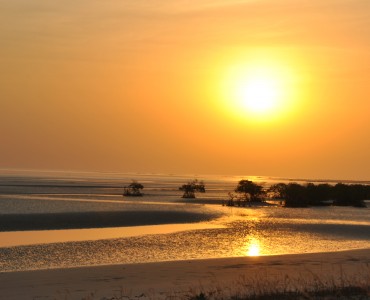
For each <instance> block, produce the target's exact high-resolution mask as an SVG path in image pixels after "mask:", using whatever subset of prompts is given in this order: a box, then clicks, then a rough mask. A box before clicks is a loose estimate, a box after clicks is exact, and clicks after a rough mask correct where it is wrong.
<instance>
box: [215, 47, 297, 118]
mask: <svg viewBox="0 0 370 300" xmlns="http://www.w3.org/2000/svg"><path fill="white" fill-rule="evenodd" d="M284 59H285V60H284ZM284 59H279V57H277V56H276V57H274V56H273V55H272V54H271V55H270V56H268V55H266V56H264V57H261V56H256V57H249V58H248V59H246V60H245V59H244V60H243V59H240V61H238V59H235V60H233V62H230V64H229V65H228V66H225V69H224V70H223V71H222V72H223V75H222V78H221V82H220V87H221V90H220V98H221V106H222V107H223V109H224V110H225V111H227V112H229V115H230V116H234V117H236V118H238V119H240V120H247V121H248V122H251V121H252V122H271V121H276V120H280V119H284V118H286V117H287V116H288V114H289V113H290V112H292V111H293V110H294V106H295V98H296V89H297V88H296V87H297V81H298V77H297V75H296V74H294V72H293V70H292V68H291V66H292V63H290V64H288V63H287V62H286V60H287V59H288V58H284Z"/></svg>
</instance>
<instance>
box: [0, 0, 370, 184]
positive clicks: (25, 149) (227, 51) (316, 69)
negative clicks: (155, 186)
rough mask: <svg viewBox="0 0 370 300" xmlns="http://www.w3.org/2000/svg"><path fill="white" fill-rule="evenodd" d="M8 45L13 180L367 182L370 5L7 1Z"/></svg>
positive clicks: (1, 109)
mask: <svg viewBox="0 0 370 300" xmlns="http://www.w3.org/2000/svg"><path fill="white" fill-rule="evenodd" d="M0 40H1V45H0V145H1V147H0V168H19V169H45V170H87V171H120V172H154V173H167V172H171V173H186V174H189V173H190V174H235V175H239V174H240V175H243V174H244V175H267V176H284V177H300V178H334V179H365V180H369V179H370V171H369V170H370V154H369V153H370V1H369V0H325V1H322V0H320V1H319V0H310V1H305V0H281V1H276V0H244V1H242V0H205V1H190V0H178V1H172V0H150V1H148V0H135V1H128V0H106V1H96V0H89V1H82V0H73V1H69V0H64V1H41V0H33V1H29V0H0ZM265 102H266V103H265ZM261 103H262V104H261Z"/></svg>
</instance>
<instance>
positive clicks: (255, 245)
mask: <svg viewBox="0 0 370 300" xmlns="http://www.w3.org/2000/svg"><path fill="white" fill-rule="evenodd" d="M247 255H248V256H259V255H260V244H259V242H258V241H257V240H255V239H252V240H251V242H250V244H249V245H248V249H247Z"/></svg>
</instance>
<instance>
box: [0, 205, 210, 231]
mask: <svg viewBox="0 0 370 300" xmlns="http://www.w3.org/2000/svg"><path fill="white" fill-rule="evenodd" d="M215 215H216V214H211V213H204V212H200V213H196V212H187V211H170V210H168V211H165V210H160V211H159V210H145V211H107V212H81V213H79V212H76V213H75V212H70V213H41V214H37V213H35V214H2V215H0V231H21V230H51V229H82V228H103V227H122V226H144V225H160V224H171V223H176V224H181V223H194V222H204V221H210V220H212V219H213V218H215Z"/></svg>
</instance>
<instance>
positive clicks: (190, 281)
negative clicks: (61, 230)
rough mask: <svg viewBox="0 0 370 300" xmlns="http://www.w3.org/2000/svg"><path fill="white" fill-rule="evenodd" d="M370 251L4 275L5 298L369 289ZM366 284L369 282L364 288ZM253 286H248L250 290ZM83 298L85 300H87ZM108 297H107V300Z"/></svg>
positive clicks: (1, 275)
mask: <svg viewBox="0 0 370 300" xmlns="http://www.w3.org/2000/svg"><path fill="white" fill-rule="evenodd" d="M369 264H370V249H363V250H352V251H343V252H332V253H313V254H298V255H279V256H260V257H239V258H225V259H207V260H188V261H174V262H160V263H147V264H127V265H108V266H98V267H85V268H70V269H53V270H40V271H26V272H9V273H6V272H5V273H0V290H1V295H0V298H1V299H18V300H22V299H111V298H113V299H115V298H114V297H117V298H119V297H121V296H122V295H125V296H128V297H130V298H138V297H139V298H151V299H153V298H166V297H168V296H170V295H172V296H176V297H179V298H185V297H187V296H189V295H192V294H195V293H197V292H199V291H218V293H223V294H224V295H227V294H228V293H230V294H232V293H233V291H234V292H238V291H241V289H248V288H261V287H264V286H265V287H267V286H269V285H271V284H274V285H275V286H277V285H284V284H285V285H287V286H289V285H296V284H304V283H305V284H307V283H309V282H314V281H315V280H316V284H317V280H318V278H319V279H320V281H321V282H323V283H324V282H327V281H338V282H339V283H345V281H347V280H351V281H353V280H355V281H357V280H358V283H361V284H367V285H368V284H369V276H370V269H369ZM364 280H365V281H366V280H367V282H365V283H364ZM247 286H249V287H247ZM84 297H85V298H84ZM105 297H106V298H105Z"/></svg>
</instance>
